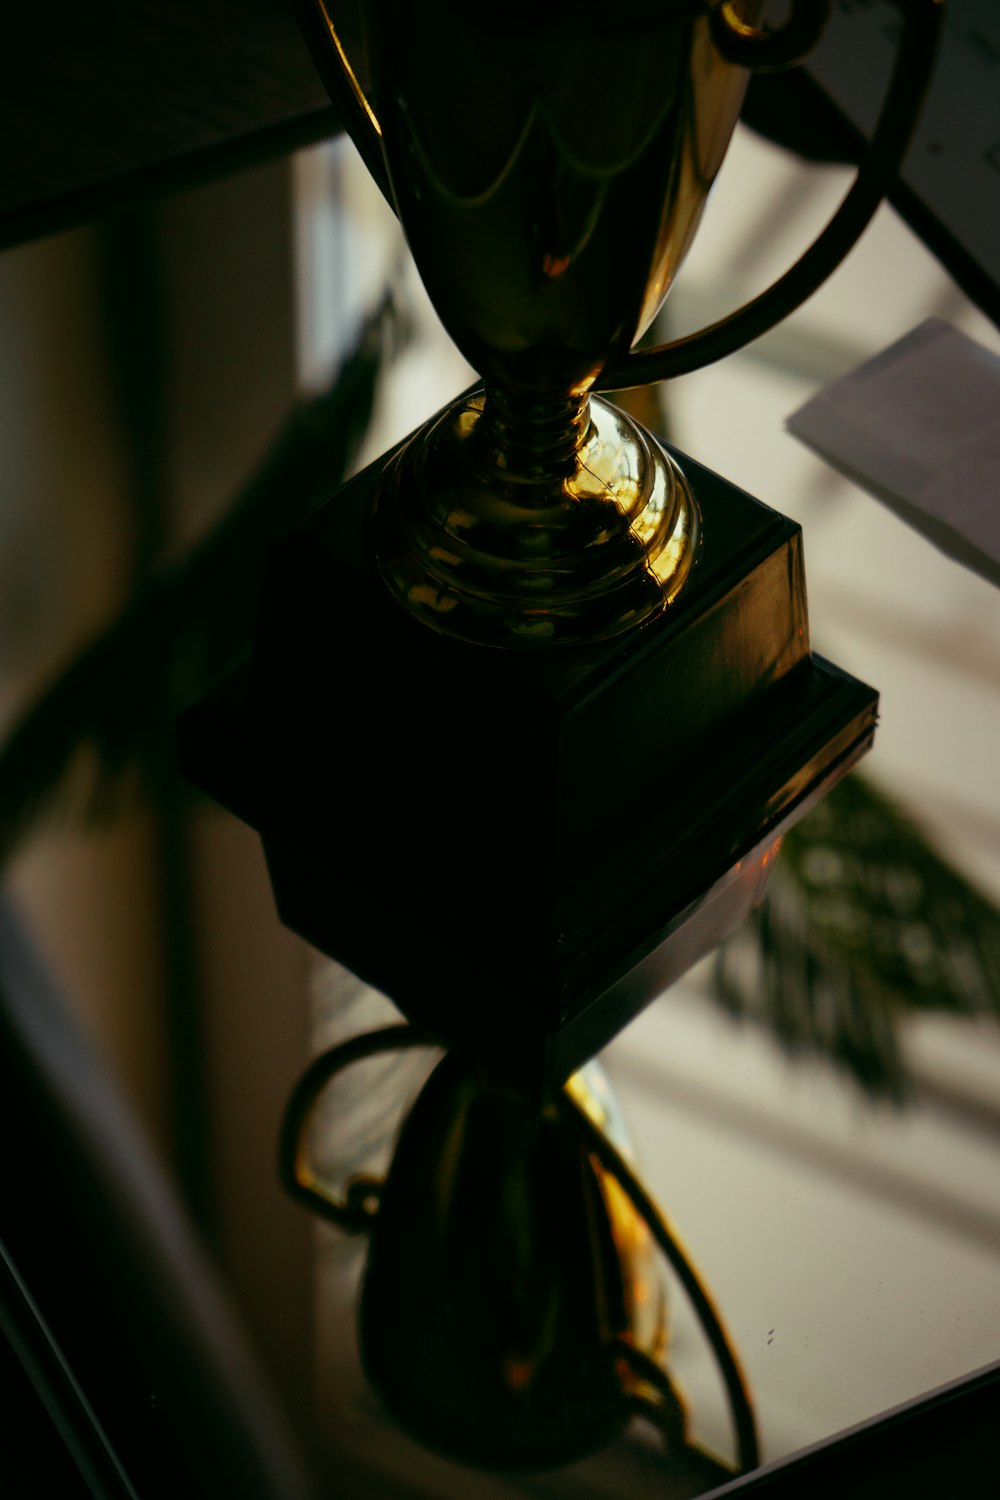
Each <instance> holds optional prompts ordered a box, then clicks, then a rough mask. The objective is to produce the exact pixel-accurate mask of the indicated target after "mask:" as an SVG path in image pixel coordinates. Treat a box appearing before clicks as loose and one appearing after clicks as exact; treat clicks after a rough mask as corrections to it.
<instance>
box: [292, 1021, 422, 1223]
mask: <svg viewBox="0 0 1000 1500" xmlns="http://www.w3.org/2000/svg"><path fill="white" fill-rule="evenodd" d="M433 1046H434V1043H433V1042H432V1041H429V1040H428V1038H427V1037H425V1036H424V1035H423V1034H422V1032H419V1031H415V1030H414V1028H413V1027H412V1026H405V1025H404V1026H384V1027H382V1028H381V1030H379V1031H366V1032H365V1033H364V1034H363V1035H361V1036H355V1037H351V1039H350V1040H349V1041H347V1042H341V1043H340V1045H339V1046H336V1047H330V1048H328V1049H327V1051H326V1052H321V1053H320V1055H319V1057H317V1058H315V1059H314V1060H313V1062H312V1063H311V1064H310V1066H309V1067H308V1068H307V1069H306V1071H305V1072H304V1073H303V1075H302V1077H301V1078H300V1079H299V1081H298V1083H297V1084H296V1085H295V1088H294V1090H293V1092H292V1096H291V1098H290V1099H289V1101H288V1106H287V1108H286V1110H285V1117H284V1120H283V1121H282V1126H281V1135H280V1139H279V1142H278V1171H279V1174H280V1176H281V1180H282V1182H283V1183H284V1185H285V1187H286V1188H287V1190H288V1192H289V1193H290V1194H291V1195H292V1197H293V1198H297V1199H298V1200H299V1202H300V1203H304V1204H305V1205H306V1207H307V1208H311V1209H312V1210H313V1212H314V1213H317V1214H319V1215H320V1217H321V1218H324V1219H327V1220H329V1222H330V1223H331V1224H336V1225H337V1227H338V1229H342V1230H344V1231H345V1233H347V1234H364V1233H366V1232H367V1231H368V1230H369V1229H370V1228H371V1227H372V1225H373V1223H374V1222H375V1219H376V1217H377V1215H378V1199H379V1194H380V1192H381V1189H382V1183H381V1182H380V1180H379V1179H378V1178H377V1177H371V1176H368V1175H367V1174H359V1175H357V1176H354V1177H350V1178H348V1180H347V1181H346V1183H345V1184H344V1188H343V1192H342V1194H341V1193H338V1192H337V1190H336V1189H335V1188H333V1187H331V1186H330V1185H329V1184H328V1183H326V1182H324V1181H323V1180H322V1179H321V1178H320V1177H318V1176H317V1175H316V1173H315V1172H314V1171H313V1169H312V1166H311V1165H310V1161H309V1140H308V1129H307V1127H308V1124H309V1119H310V1116H311V1114H312V1111H313V1107H314V1105H315V1103H316V1100H317V1099H318V1098H319V1095H320V1094H321V1093H322V1091H323V1089H325V1088H326V1086H327V1084H328V1083H329V1082H330V1080H331V1078H333V1077H334V1076H335V1075H336V1074H337V1073H341V1072H343V1070H344V1069H345V1068H348V1067H350V1066H351V1064H352V1063H356V1062H362V1061H363V1060H364V1059H365V1058H366V1057H377V1056H378V1055H379V1053H382V1052H395V1051H396V1050H397V1049H400V1048H404V1047H433Z"/></svg>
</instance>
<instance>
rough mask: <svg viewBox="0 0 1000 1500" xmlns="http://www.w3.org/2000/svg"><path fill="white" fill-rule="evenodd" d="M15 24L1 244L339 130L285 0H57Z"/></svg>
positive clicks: (0, 146)
mask: <svg viewBox="0 0 1000 1500" xmlns="http://www.w3.org/2000/svg"><path fill="white" fill-rule="evenodd" d="M4 31H5V36H4V43H3V47H2V49H0V100H2V104H0V111H2V117H3V128H2V130H0V246H6V245H10V244H14V243H17V242H19V241H22V240H27V239H32V238H34V237H36V236H38V235H41V234H46V233H50V232H52V231H54V230H57V229H63V228H66V227H68V226H70V225H72V224H74V223H79V222H81V221H84V220H86V219H89V218H92V217H94V216H96V215H97V214H99V213H101V212H103V211H104V210H106V209H107V208H109V207H111V206H113V205H114V204H115V203H117V202H120V201H122V200H123V199H125V198H128V197H130V196H133V195H135V194H137V193H149V192H159V191H164V190H169V189H171V188H176V187H183V186H186V185H188V184H189V183H192V182H197V181H199V180H202V179H204V178H206V177H209V176H212V175H216V174H221V173H224V172H227V171H231V170H235V169H236V168H237V167H239V166H240V165H243V164H247V163H250V162H253V161H260V160H264V159H266V158H268V157H271V156H274V155H279V154H282V153H284V152H285V151H289V150H292V149H294V148H295V147H297V146H300V145H304V144H307V143H308V142H310V141H314V140H319V139H322V138H323V137H324V136H327V135H330V134H332V133H333V132H334V131H336V129H337V128H338V126H337V119H336V116H335V114H334V112H333V110H332V109H331V107H330V104H329V101H328V99H327V97H326V93H325V91H324V89H323V86H322V84H321V83H320V81H319V79H318V77H317V76H316V72H315V69H314V68H313V65H312V62H311V60H310V58H309V54H308V52H307V50H306V47H305V45H304V44H303V42H302V39H301V36H300V34H299V30H298V27H297V25H296V22H295V19H294V16H293V15H292V12H291V8H290V6H289V5H288V4H287V3H286V0H241V3H239V4H237V3H236V0H95V3H93V4H90V5H86V6H81V5H79V4H71V3H69V0H51V3H49V4H47V5H45V6H33V5H27V4H22V5H20V6H19V7H18V8H17V10H16V12H15V13H14V14H13V16H11V17H9V18H7V19H6V20H5V23H4Z"/></svg>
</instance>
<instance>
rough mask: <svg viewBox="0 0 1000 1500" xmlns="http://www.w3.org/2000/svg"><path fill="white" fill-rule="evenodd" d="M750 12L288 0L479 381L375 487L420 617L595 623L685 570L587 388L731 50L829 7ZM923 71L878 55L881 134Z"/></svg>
mask: <svg viewBox="0 0 1000 1500" xmlns="http://www.w3.org/2000/svg"><path fill="white" fill-rule="evenodd" d="M906 9H907V10H908V11H909V13H910V15H911V16H917V15H918V8H917V7H915V6H912V5H910V6H908V7H906ZM928 9H929V8H928V6H927V4H926V3H924V4H923V5H922V6H921V7H919V15H920V16H926V14H927V13H928ZM762 10H763V0H726V3H724V4H723V3H718V0H621V3H618V4H616V5H614V6H608V5H606V4H603V3H597V0H574V3H571V4H570V3H565V0H552V3H545V4H543V3H538V0H530V3H525V0H509V3H506V4H504V5H501V6H469V5H461V4H458V3H457V0H427V3H424V4H421V5H415V4H411V3H401V0H386V3H383V4H380V5H378V6H371V5H359V4H358V3H357V0H354V3H353V4H352V3H350V0H316V4H315V5H308V6H306V7H305V8H303V7H302V6H301V5H300V11H302V12H303V20H304V21H305V22H306V31H307V37H308V38H310V39H311V42H312V46H313V51H314V56H315V57H316V60H317V62H318V63H319V65H320V67H321V70H322V72H323V75H324V78H325V80H326V82H327V86H328V88H329V89H330V91H331V93H332V95H333V97H334V98H335V100H336V101H337V102H338V103H339V104H340V107H341V113H342V115H343V117H344V120H345V124H346V125H347V127H348V129H349V130H350V131H351V133H352V135H353V136H354V138H355V140H356V141H357V143H358V145H359V147H360V148H361V149H362V152H363V154H364V156H365V159H366V161H367V162H368V164H369V166H370V167H371V168H372V170H373V171H374V173H375V175H376V177H377V179H378V180H379V182H380V183H381V185H382V186H383V188H384V190H385V191H386V193H387V196H389V197H390V200H391V202H392V203H393V206H394V207H395V209H396V212H397V214H398V216H399V219H400V222H401V224H402V227H403V230H404V233H405V235H406V238H407V241H408V243H409V246H410V248H411V251H412V253H413V256H414V258H415V261H416V264H417V267H418V270H419V272H420V274H421V277H422V279H423V281H424V284H425V286H426V289H427V292H428V294H429V296H430V298H431V301H432V303H433V304H434V306H435V308H436V310H437V312H438V314H439V316H440V317H441V320H442V322H443V323H444V326H445V328H446V329H447V330H448V332H449V334H450V335H451V337H452V338H453V340H454V341H455V343H456V344H457V346H458V347H459V349H460V350H461V351H462V353H463V354H464V355H465V357H466V359H467V360H468V361H469V363H470V364H471V365H472V366H473V367H474V368H475V369H477V370H478V371H479V373H480V375H481V376H482V378H483V382H484V389H483V391H482V393H480V394H478V395H474V396H472V397H467V398H463V399H461V400H459V401H457V402H455V403H454V404H453V405H452V406H451V407H449V408H448V409H447V410H446V411H445V412H443V413H441V414H440V415H439V416H438V417H437V418H435V419H434V420H433V421H432V422H431V423H429V424H428V425H427V426H426V427H425V428H424V429H423V430H421V431H420V432H419V433H418V434H416V435H415V437H414V438H413V439H412V440H411V442H410V443H409V444H408V445H407V446H406V447H405V448H404V449H403V451H402V452H401V453H400V454H399V455H398V456H397V458H396V459H395V460H394V462H393V464H392V465H391V466H390V467H389V468H388V469H387V470H386V473H385V475H384V476H383V480H382V483H381V485H380V487H379V492H378V495H377V497H376V500H375V503H374V514H373V531H372V537H373V545H374V552H375V556H376V559H377V564H378V568H379V571H380V573H381V575H382V578H383V579H384V581H385V583H386V584H387V586H388V588H389V590H390V592H391V593H392V594H393V595H394V597H395V598H396V600H397V601H398V602H399V604H400V605H402V606H403V608H404V609H406V610H407V611H408V612H409V613H410V614H411V615H413V616H415V617H417V618H419V619H421V620H423V621H425V622H426V623H427V624H429V625H431V626H432V627H434V628H435V629H437V630H439V631H441V632H444V633H445V634H448V635H451V636H455V637H458V638H460V639H463V640H466V641H471V642H478V643H481V644H488V645H496V646H520V645H532V644H543V645H544V644H550V643H571V644H572V643H580V642H593V641H600V640H608V639H612V638H614V637H616V636H618V635H620V634H621V633H622V632H624V631H627V630H629V629H631V628H633V627H635V626H638V625H641V624H643V623H645V622H647V621H648V620H650V619H651V618H653V617H655V616H656V615H658V614H659V613H660V612H662V610H663V609H664V608H665V607H666V606H667V605H668V604H669V603H670V602H671V601H672V600H673V599H674V598H675V597H676V596H677V594H678V593H679V591H680V590H681V589H682V588H683V586H684V583H685V581H686V579H687V578H688V576H689V574H690V571H691V567H692V563H693V561H694V559H695V557H696V555H697V551H698V545H699V532H700V520H699V510H698V506H697V504H696V501H695V497H694V496H693V495H692V492H691V489H690V486H689V484H688V482H687V480H686V479H685V477H684V474H683V472H682V470H681V468H680V466H679V465H678V464H677V462H676V461H675V460H674V459H673V458H672V457H670V456H669V455H668V454H667V453H666V452H665V451H664V449H663V448H662V447H661V446H660V444H659V443H658V442H657V441H656V439H655V438H653V437H652V436H651V435H650V434H649V433H648V432H645V431H644V430H642V429H641V428H640V427H639V426H638V424H637V423H635V422H634V421H633V420H632V419H631V418H629V417H627V416H625V415H624V414H623V413H622V412H621V411H620V410H618V409H616V408H615V407H613V406H611V405H609V404H608V403H607V402H606V401H603V400H601V399H600V398H598V397H596V396H593V395H592V392H593V391H594V389H595V387H596V386H597V385H598V383H602V382H603V383H604V384H605V385H608V384H611V383H612V382H611V381H610V380H609V379H608V377H609V375H611V374H612V373H613V372H615V371H617V374H616V375H614V383H615V384H619V385H630V384H637V383H640V382H642V381H644V380H645V379H647V378H649V374H648V371H649V361H648V358H647V359H646V362H645V364H644V366H643V367H642V370H641V371H640V368H639V367H638V366H636V367H635V368H633V367H632V364H631V361H629V359H628V353H629V350H630V349H631V346H632V344H633V343H634V342H635V341H636V339H638V338H639V337H640V336H641V335H642V334H643V332H644V331H645V330H646V329H647V328H648V327H649V325H650V324H651V322H652V320H653V319H654V317H655V316H656V313H657V312H658V310H659V308H660V306H661V304H662V302H663V299H664V297H665V296H666V294H667V292H668V290H669V288H670V285H671V283H672V281H673V279H674V277H675V275H676V274H677V271H678V269H679V267H680V265H681V263H682V261H683V259H684V257H685V255H686V253H687V251H688V249H689V247H690V245H691V242H692V239H693V237H694V235H695V232H696V230H697V228H698V224H699V221H700V218H701V215H702V211H703V209H704V207H705V203H706V200H707V197H708V194H709V191H710V189H711V187H712V184H713V182H714V180H715V177H716V175H717V173H718V170H719V168H720V166H721V164H722V160H723V157H724V155H725V152H726V149H727V147H728V145H729V141H730V138H731V136H732V133H733V130H734V128H735V125H736V122H737V120H738V117H739V112H740V107H741V104H742V101H743V95H744V92H745V89H746V85H747V81H748V78H749V71H748V70H749V69H750V68H757V67H763V68H773V67H777V66H784V65H787V64H789V63H791V62H794V61H797V60H798V59H799V57H800V56H801V55H802V54H803V52H805V51H807V50H808V48H809V46H810V45H811V44H812V42H813V41H814V40H815V38H816V36H817V34H818V32H819V30H820V29H821V27H822V24H823V22H824V20H825V16H826V12H827V10H828V5H827V3H826V0H796V3H795V4H794V5H793V6H792V7H791V15H790V17H789V19H788V21H787V22H786V25H785V26H784V27H783V28H782V29H781V30H780V31H778V32H767V31H764V30H762V29H761V28H760V25H759V22H760V19H761V12H762ZM915 29H919V28H915ZM347 35H350V36H351V37H352V39H353V40H352V42H351V45H350V46H348V45H347V44H346V43H345V40H344V38H345V36H347ZM909 50H910V52H914V49H913V48H912V47H911V48H910V49H909ZM918 50H919V49H918ZM925 50H926V49H925ZM918 71H919V70H918V69H917V68H916V66H915V63H914V61H913V58H912V57H911V58H910V59H909V61H908V63H907V65H906V67H905V68H904V67H902V64H901V66H900V68H898V69H897V78H898V79H899V87H898V88H897V90H896V94H895V95H892V96H891V97H890V99H889V101H888V103H887V107H886V110H885V112H884V118H883V135H886V134H892V133H893V130H894V129H895V130H896V133H897V134H898V125H899V116H900V102H901V101H900V97H899V95H900V93H901V91H902V90H907V91H909V92H910V93H911V94H914V95H917V94H918V93H919V87H920V83H919V78H918V77H917V76H916V75H917V73H918ZM362 74H363V75H364V82H363V83H362V81H361V75H362ZM904 113H905V111H904ZM909 113H910V114H911V115H912V113H913V111H912V109H910V110H909ZM873 154H874V156H875V158H876V160H875V161H874V162H873V163H872V165H871V168H870V171H869V177H870V179H871V180H870V181H869V182H868V183H867V184H864V183H862V184H860V185H861V186H862V192H861V194H860V195H858V194H855V197H856V198H857V197H858V196H860V198H861V199H863V200H864V201H863V202H855V203H854V204H853V206H852V208H851V210H850V212H849V213H848V215H847V220H849V221H850V222H847V221H844V220H838V221H836V223H837V227H836V229H835V232H834V234H833V236H832V240H831V239H830V238H828V239H827V240H826V241H825V242H823V243H822V244H820V243H819V242H818V244H817V246H814V247H813V252H810V253H809V254H808V255H807V256H806V257H805V258H804V261H805V264H803V263H800V265H799V266H798V267H796V268H795V272H794V275H793V277H792V283H793V284H791V285H789V286H788V287H787V292H790V293H791V297H789V296H788V295H787V294H786V292H783V291H781V290H779V289H778V288H776V289H773V290H774V291H775V292H777V295H776V296H774V297H772V298H771V301H770V302H768V301H767V299H766V298H765V299H759V300H760V301H762V302H763V304H764V305H763V306H762V307H761V308H760V309H759V310H758V316H757V322H758V323H759V322H761V314H762V315H763V326H770V324H771V323H773V322H776V321H777V320H778V318H780V317H781V316H783V315H784V313H785V312H787V311H788V310H790V306H793V305H797V303H798V302H800V301H802V300H804V297H805V296H806V295H808V294H809V292H811V291H812V290H813V289H814V287H815V286H816V285H817V284H818V282H819V281H820V280H822V279H824V277H825V276H826V275H827V274H828V272H829V270H830V269H832V266H833V264H836V262H837V261H838V260H839V259H840V258H841V257H842V255H843V254H844V253H845V251H846V249H847V248H848V247H849V244H850V243H853V240H854V239H855V238H856V237H857V234H858V233H860V228H861V227H863V223H864V222H867V218H868V216H869V215H870V212H871V211H873V209H874V207H875V205H876V204H877V202H878V201H879V199H880V198H881V196H882V193H883V191H884V188H885V185H886V171H885V166H886V160H887V157H886V152H885V150H884V149H883V146H882V145H881V144H880V143H879V142H878V140H877V141H876V145H875V148H874V153H873ZM897 154H898V153H897ZM875 178H878V181H875V180H874V179H875ZM862 221H863V222H862ZM833 227H834V226H831V228H833ZM821 241H823V237H822V236H821ZM831 251H832V256H831ZM817 252H818V253H817ZM831 259H832V264H831ZM787 280H788V278H785V281H787ZM753 323H754V320H753V317H751V319H750V323H749V325H748V324H747V323H746V320H744V322H743V323H741V321H740V315H739V314H737V315H734V317H733V318H730V319H726V320H724V326H722V327H717V328H716V329H714V330H710V331H709V335H710V336H709V337H708V338H705V339H703V340H701V341H700V342H699V340H698V338H696V339H695V340H694V341H692V340H686V341H683V345H684V347H683V348H681V347H680V346H675V347H674V348H673V350H671V349H670V348H668V349H667V350H662V351H659V353H660V355H661V364H662V363H663V357H665V359H666V366H665V368H664V371H663V373H668V374H669V373H671V372H672V371H671V364H673V365H674V366H675V367H676V366H686V367H687V368H691V367H692V366H693V365H696V364H698V363H702V362H704V359H703V358H702V355H704V358H715V357H717V355H718V352H725V349H724V348H723V347H722V346H723V345H724V344H725V343H726V341H727V339H728V341H729V346H730V347H734V346H735V344H734V342H733V333H735V343H740V342H744V341H745V335H746V336H752V335H753V333H754V332H760V331H762V328H761V327H755V326H753ZM730 329H731V330H732V331H730ZM692 343H693V345H694V347H692ZM654 378H659V376H658V375H654Z"/></svg>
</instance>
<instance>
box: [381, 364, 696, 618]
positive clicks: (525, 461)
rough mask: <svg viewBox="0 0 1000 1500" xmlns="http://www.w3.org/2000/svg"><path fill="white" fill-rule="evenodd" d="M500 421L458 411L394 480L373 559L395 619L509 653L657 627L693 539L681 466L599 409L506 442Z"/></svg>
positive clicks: (474, 400) (556, 415)
mask: <svg viewBox="0 0 1000 1500" xmlns="http://www.w3.org/2000/svg"><path fill="white" fill-rule="evenodd" d="M498 409H499V411H501V412H502V411H503V404H502V398H501V397H500V396H499V394H498V395H497V396H496V397H495V399H494V402H493V405H492V408H487V410H486V411H485V412H484V397H483V396H482V395H479V396H472V397H468V398H464V399H463V400H461V401H458V402H456V403H455V404H454V405H453V406H451V407H449V408H448V409H447V410H446V411H444V412H443V413H442V414H441V415H440V416H439V417H437V418H436V419H435V420H434V421H433V422H431V423H429V424H428V425H427V426H426V427H424V428H422V429H421V431H420V432H419V433H418V434H417V435H416V437H415V438H414V439H412V440H411V441H410V442H409V443H408V444H407V446H406V447H405V448H404V449H403V450H402V452H401V453H400V455H399V456H398V457H397V458H396V460H395V461H394V463H393V464H392V466H391V468H390V469H389V470H388V471H387V473H386V475H385V477H384V479H383V482H382V485H381V486H380V490H379V493H378V495H377V498H376V502H375V528H374V536H375V553H376V558H377V561H378V565H379V570H380V572H381V573H382V576H383V578H384V579H385V581H386V583H387V585H388V586H389V589H390V590H391V592H392V593H393V594H394V596H395V597H396V598H397V599H398V600H399V602H400V604H402V605H403V606H404V608H406V609H408V610H409V611H410V613H411V614H413V615H415V616H416V617H417V618H419V619H421V620H423V621H425V622H426V623H427V624H428V625H431V626H433V628H434V629H436V630H440V631H443V632H444V633H446V634H448V635H452V636H457V637H459V638H461V639H462V640H466V641H476V642H480V643H483V644H487V645H499V644H503V645H507V646H524V645H529V646H530V645H534V644H537V643H549V642H552V643H555V642H559V641H567V640H568V641H599V640H605V639H609V638H611V637H614V636H616V635H618V634H620V633H621V632H622V631H623V630H625V629H627V628H628V627H629V626H632V625H635V624H640V623H642V622H643V621H644V620H647V619H649V618H650V617H651V616H652V615H655V614H658V613H659V612H660V610H661V609H662V608H663V606H664V604H665V603H669V601H670V600H672V599H673V598H674V597H675V595H676V594H677V593H678V591H679V590H680V589H681V588H682V586H683V584H684V581H685V579H686V578H687V576H688V573H689V572H690V569H691V564H692V561H693V559H694V555H695V550H696V546H697V539H698V515H697V510H696V507H695V503H694V500H693V498H692V495H691V491H690V489H689V487H688V484H687V481H686V480H685V478H684V476H683V474H682V473H681V471H680V468H679V467H678V465H677V464H676V463H675V462H674V460H673V459H672V458H670V457H669V456H668V455H667V454H666V453H665V452H664V451H663V449H662V448H661V447H660V445H659V444H658V443H657V441H656V439H655V438H653V437H651V436H650V434H649V433H647V432H645V431H644V429H642V428H641V427H639V426H638V424H637V423H635V422H633V421H631V419H630V418H628V417H626V416H625V414H624V413H623V412H621V411H619V410H618V409H617V408H616V407H614V406H611V405H610V404H609V403H608V402H606V401H600V400H598V399H597V398H596V397H595V398H594V400H593V403H591V402H590V401H588V400H587V398H586V397H584V398H582V400H579V401H577V402H576V403H573V402H563V403H561V404H560V405H559V406H557V407H555V408H554V409H552V408H550V409H545V408H539V409H536V411H535V412H534V413H533V415H534V417H535V422H534V424H533V427H532V428H531V429H529V430H528V432H527V433H525V432H524V431H523V429H522V431H521V432H520V433H519V432H517V431H516V430H515V428H514V425H513V423H511V424H510V425H507V426H501V423H502V418H500V417H498V415H497V413H498ZM490 415H492V416H493V422H492V424H491V422H490V420H489V417H490ZM547 425H548V427H549V428H550V429H551V431H552V432H554V434H555V442H556V445H557V447H556V452H555V453H554V454H553V453H552V451H551V447H550V449H549V451H548V452H546V451H545V450H544V447H543V445H544V444H545V442H546V440H547V441H548V443H549V444H550V445H551V443H552V438H551V436H548V437H547V434H546V426H547ZM498 429H499V430H498ZM578 434H579V437H578ZM525 439H527V442H526V441H525ZM531 439H534V440H535V443H536V447H535V451H534V452H532V451H531V446H530V440H531ZM560 444H561V447H562V452H561V453H560V452H559V451H558V445H560ZM512 463H517V468H512V467H511V465H512Z"/></svg>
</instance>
